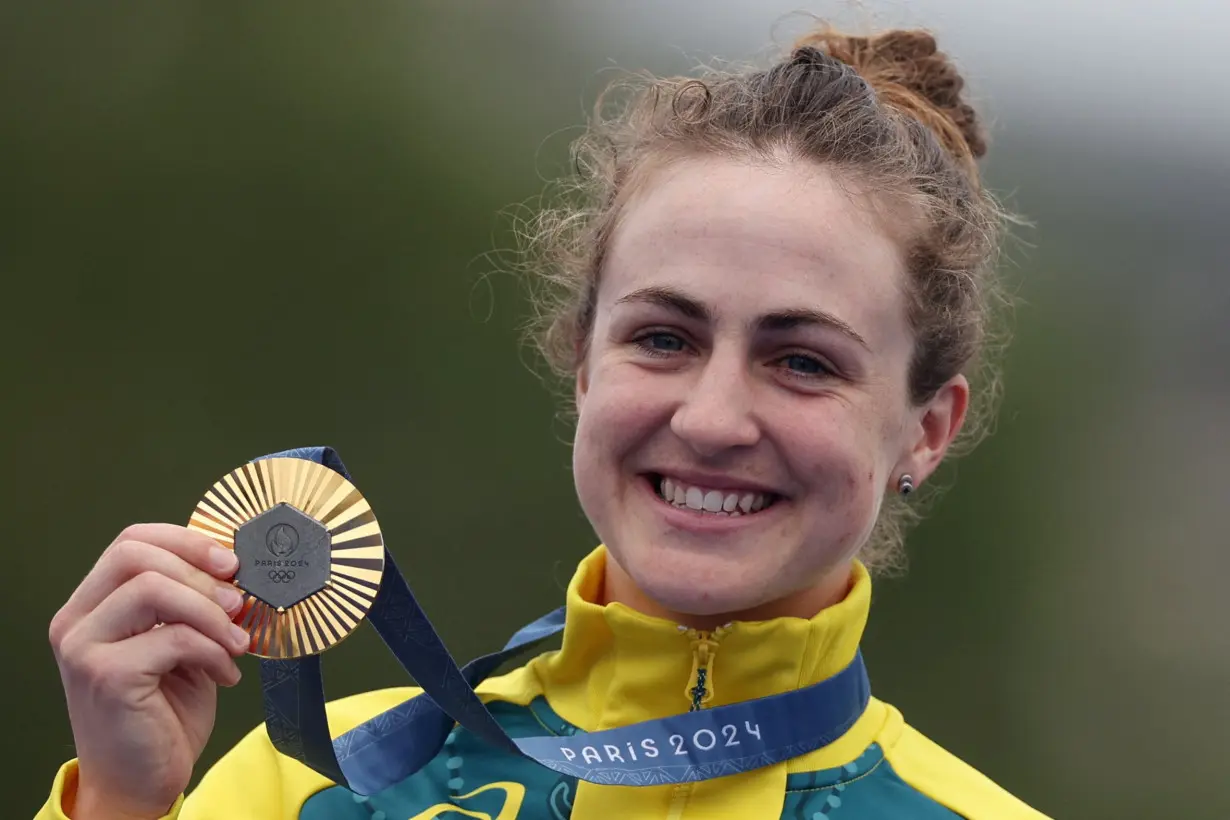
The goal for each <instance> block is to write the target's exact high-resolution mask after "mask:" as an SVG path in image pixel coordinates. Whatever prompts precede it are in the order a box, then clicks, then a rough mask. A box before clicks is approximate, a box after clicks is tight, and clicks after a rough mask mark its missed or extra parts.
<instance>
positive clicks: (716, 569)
mask: <svg viewBox="0 0 1230 820" xmlns="http://www.w3.org/2000/svg"><path fill="white" fill-rule="evenodd" d="M756 563H758V562H747V565H745V564H744V562H739V561H733V560H730V557H729V556H728V557H726V558H725V559H721V558H714V557H712V556H708V557H705V556H697V555H695V554H687V555H670V554H669V551H665V553H664V552H663V551H658V552H657V554H655V555H654V556H652V557H651V558H649V559H648V560H646V561H644V562H638V561H633V562H632V564H633V566H631V567H628V575H629V576H630V577H631V580H632V581H633V583H635V585H636V587H637V589H638V591H639V592H640V594H642V595H644V596H645V597H646V598H647V599H649V600H648V601H646V602H642V606H640V607H636V608H640V609H648V608H652V609H656V610H658V612H657V613H650V614H659V615H663V616H665V617H669V618H672V619H673V620H677V621H680V622H683V623H687V622H688V620H689V616H694V617H699V618H706V617H714V616H733V615H735V614H737V613H739V612H745V611H748V610H754V609H757V608H759V607H761V606H763V605H764V604H765V603H767V602H768V601H770V600H771V599H772V598H773V597H776V596H774V595H773V594H772V586H773V584H772V583H771V579H769V578H762V577H761V575H762V574H763V572H764V567H763V565H761V566H756ZM649 602H652V604H653V605H654V606H652V607H648V606H645V604H648V603H649ZM628 603H630V604H631V603H633V602H631V601H629V602H628ZM633 605H634V606H635V604H633Z"/></svg>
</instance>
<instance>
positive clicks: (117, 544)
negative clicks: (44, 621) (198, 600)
mask: <svg viewBox="0 0 1230 820" xmlns="http://www.w3.org/2000/svg"><path fill="white" fill-rule="evenodd" d="M237 564H238V561H237V560H236V558H235V554H234V553H233V552H232V551H231V550H228V549H225V548H223V547H220V546H218V544H217V543H216V542H215V541H214V540H213V539H211V538H209V537H207V536H205V535H202V534H201V533H198V532H193V531H192V530H189V529H187V528H185V527H178V526H175V525H173V524H137V525H134V526H132V527H128V528H127V529H125V530H124V532H123V533H121V534H120V537H119V538H117V539H116V540H115V541H114V542H113V543H112V544H111V546H109V547H108V548H107V549H106V550H105V551H104V552H103V555H102V556H101V557H100V558H99V560H98V562H97V563H96V564H95V565H94V568H93V569H92V570H91V571H90V573H89V574H88V575H87V576H86V577H85V579H84V580H83V581H82V582H81V584H80V585H79V586H78V587H77V589H76V590H75V591H74V592H73V594H72V596H71V597H70V598H69V599H68V601H67V602H66V603H65V604H64V606H63V607H62V608H61V609H60V611H59V612H57V613H56V616H55V618H54V619H53V620H52V625H51V628H52V642H53V643H57V642H58V641H57V633H59V636H60V637H62V636H63V634H64V633H66V632H67V631H68V630H69V629H71V628H72V626H73V625H74V624H76V622H77V621H79V620H80V619H81V618H83V617H85V615H86V614H87V613H89V612H91V611H92V610H93V609H94V608H95V607H97V606H99V605H100V604H101V603H102V602H103V600H105V599H106V598H107V596H109V595H110V594H111V593H113V592H114V591H115V590H116V589H118V588H119V587H120V586H122V585H123V584H125V583H127V582H128V581H130V580H132V579H133V578H135V577H137V576H138V575H140V574H142V573H144V572H158V573H161V574H162V575H165V576H167V577H168V578H172V579H174V580H176V581H178V582H180V583H181V584H184V585H185V586H188V587H191V588H192V589H194V590H196V591H197V592H198V593H200V594H202V595H205V596H207V597H210V598H214V599H215V600H217V601H218V603H219V605H220V606H226V605H230V607H231V608H230V610H229V611H234V610H235V609H237V608H238V599H237V598H236V597H235V596H234V595H229V594H227V593H226V592H225V590H226V589H228V588H231V585H230V584H229V583H226V582H225V581H222V580H219V579H222V578H229V577H230V576H231V575H232V574H233V573H234V571H235V568H236V566H237Z"/></svg>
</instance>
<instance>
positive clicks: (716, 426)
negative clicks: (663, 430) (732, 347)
mask: <svg viewBox="0 0 1230 820" xmlns="http://www.w3.org/2000/svg"><path fill="white" fill-rule="evenodd" d="M752 400H753V390H752V384H751V380H750V379H749V377H748V373H747V371H746V364H745V363H744V362H743V361H741V360H737V359H736V357H733V356H731V357H723V358H719V357H717V356H710V358H709V359H708V360H707V361H706V362H705V364H704V366H703V369H702V370H701V371H700V377H699V378H698V379H697V380H696V381H695V382H694V383H693V385H692V387H691V389H690V390H689V391H688V393H687V394H686V395H684V397H683V399H682V401H681V402H680V404H679V406H678V408H676V410H675V414H674V415H673V416H672V417H671V430H672V431H673V432H674V433H675V435H676V436H678V437H679V438H680V439H682V440H683V441H684V442H685V443H686V444H687V445H688V446H689V447H691V448H692V449H693V450H694V451H695V452H696V453H698V454H699V455H701V456H705V457H708V456H714V455H717V454H719V453H721V452H722V451H724V450H728V449H730V448H734V447H750V446H752V445H754V444H756V443H757V442H758V441H759V440H760V426H759V424H758V423H757V421H756V418H755V414H754V413H753V401H752Z"/></svg>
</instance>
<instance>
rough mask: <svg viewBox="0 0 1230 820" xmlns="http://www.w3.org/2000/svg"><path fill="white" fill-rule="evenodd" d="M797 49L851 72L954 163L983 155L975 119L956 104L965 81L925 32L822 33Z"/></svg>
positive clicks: (962, 103)
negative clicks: (929, 133) (930, 135)
mask: <svg viewBox="0 0 1230 820" xmlns="http://www.w3.org/2000/svg"><path fill="white" fill-rule="evenodd" d="M803 48H814V49H818V50H820V51H823V52H824V53H826V54H828V55H829V56H830V57H832V58H834V59H836V60H840V61H841V62H843V63H846V64H848V65H850V66H851V67H853V68H854V69H855V70H856V71H858V73H859V74H860V75H861V76H862V77H863V79H865V80H866V81H867V83H868V84H869V85H870V86H871V87H872V89H873V90H874V91H875V92H876V93H877V94H878V95H879V96H880V98H881V99H882V100H883V101H885V102H887V103H889V104H892V105H895V106H896V107H897V108H901V109H904V110H906V111H908V112H909V113H911V114H913V115H914V116H915V117H917V118H918V119H919V120H921V121H922V122H923V123H924V124H925V125H927V126H929V127H930V128H931V129H932V130H933V131H934V132H935V133H936V136H937V137H939V138H940V141H941V142H943V143H944V145H945V147H947V148H948V149H949V151H950V152H952V153H953V154H954V155H955V156H957V157H958V158H959V159H965V160H969V159H979V158H981V157H982V156H984V155H985V154H986V152H987V139H986V133H985V131H984V130H983V128H982V124H981V123H980V122H979V120H978V114H977V112H976V111H974V108H973V107H972V106H970V105H969V104H968V103H966V102H965V101H964V100H962V99H961V91H962V89H964V87H965V80H964V79H963V78H962V77H961V74H960V73H959V72H958V71H957V68H956V66H955V65H953V63H952V62H951V61H950V60H949V59H948V56H947V55H945V54H944V53H943V52H942V51H940V50H939V49H938V47H937V45H936V42H935V37H933V36H932V35H931V34H930V33H929V32H926V31H921V30H908V31H907V30H900V29H898V30H893V31H887V32H884V33H883V34H877V35H874V36H871V37H862V36H854V35H849V34H842V33H840V32H837V31H834V30H832V29H829V28H823V29H821V30H819V31H815V32H812V33H811V34H808V35H806V36H805V37H803V38H802V39H800V40H799V41H798V42H796V43H795V46H794V50H795V51H796V52H797V51H798V50H799V49H803ZM935 115H939V117H937V116H935Z"/></svg>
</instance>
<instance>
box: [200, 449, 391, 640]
mask: <svg viewBox="0 0 1230 820" xmlns="http://www.w3.org/2000/svg"><path fill="white" fill-rule="evenodd" d="M188 528H189V529H192V530H196V531H197V532H200V533H204V534H205V535H208V536H209V537H210V538H212V539H214V540H215V541H217V542H218V543H219V544H221V545H222V546H223V547H225V548H227V549H233V550H234V551H235V553H236V554H237V555H238V556H239V570H238V571H237V572H236V573H235V581H234V583H235V586H237V587H238V588H239V590H240V591H241V592H242V593H243V606H242V607H241V608H240V610H239V614H238V615H236V616H235V619H234V620H235V623H237V624H239V625H240V626H241V627H243V628H244V629H246V630H247V632H248V634H249V635H251V636H252V640H251V642H250V643H249V645H248V652H249V653H250V654H252V655H257V656H259V657H262V658H278V659H286V658H299V657H302V656H304V655H314V654H316V653H318V652H323V651H324V650H326V649H328V648H330V647H332V646H334V645H335V644H337V643H338V642H339V641H341V640H342V639H343V638H345V637H346V636H347V635H349V634H350V633H351V632H353V631H354V630H355V629H356V628H357V627H358V626H359V624H360V623H361V622H362V621H363V618H364V617H365V616H366V615H367V611H368V609H370V608H371V605H372V602H373V601H374V600H375V598H376V592H377V590H378V589H379V588H380V579H381V576H382V575H383V572H384V539H383V538H382V537H381V535H380V525H379V523H377V521H376V515H375V513H373V512H372V508H371V506H370V505H369V504H368V503H367V501H366V500H365V499H364V498H363V496H362V495H361V494H360V493H359V491H358V490H357V489H355V487H354V485H353V484H351V483H350V482H349V481H347V480H346V478H345V477H344V476H342V475H341V474H340V473H338V472H336V471H334V470H331V469H329V468H328V467H326V466H324V465H323V464H317V463H316V462H314V461H308V460H306V459H302V458H270V459H262V460H260V461H253V462H251V463H248V464H245V465H243V466H242V467H240V468H239V469H237V470H234V471H232V472H231V473H229V474H227V475H226V476H224V477H223V478H222V479H221V480H220V481H218V482H217V483H216V484H214V486H213V487H212V488H211V489H210V490H209V492H207V493H206V494H205V497H204V498H203V499H201V502H200V503H199V504H197V506H196V510H194V511H193V513H192V518H191V519H190V520H189V522H188Z"/></svg>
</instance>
